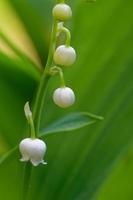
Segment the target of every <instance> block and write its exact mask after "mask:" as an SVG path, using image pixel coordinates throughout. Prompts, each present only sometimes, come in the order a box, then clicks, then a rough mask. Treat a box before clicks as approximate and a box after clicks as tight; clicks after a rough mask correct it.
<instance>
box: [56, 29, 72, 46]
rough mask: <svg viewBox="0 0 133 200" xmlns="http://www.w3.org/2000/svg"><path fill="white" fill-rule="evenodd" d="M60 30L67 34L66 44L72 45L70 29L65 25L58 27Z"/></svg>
mask: <svg viewBox="0 0 133 200" xmlns="http://www.w3.org/2000/svg"><path fill="white" fill-rule="evenodd" d="M58 31H59V32H64V33H65V34H66V46H68V47H69V46H70V43H71V33H70V31H69V30H68V29H67V28H65V27H61V28H59V29H58Z"/></svg>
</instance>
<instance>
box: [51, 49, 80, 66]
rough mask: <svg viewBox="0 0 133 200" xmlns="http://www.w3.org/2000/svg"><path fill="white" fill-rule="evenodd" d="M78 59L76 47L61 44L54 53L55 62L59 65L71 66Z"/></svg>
mask: <svg viewBox="0 0 133 200" xmlns="http://www.w3.org/2000/svg"><path fill="white" fill-rule="evenodd" d="M75 60H76V52H75V50H74V48H72V47H67V46H65V45H61V46H59V47H57V49H56V50H55V53H54V62H55V63H56V64H58V65H64V66H70V65H72V64H73V63H74V62H75Z"/></svg>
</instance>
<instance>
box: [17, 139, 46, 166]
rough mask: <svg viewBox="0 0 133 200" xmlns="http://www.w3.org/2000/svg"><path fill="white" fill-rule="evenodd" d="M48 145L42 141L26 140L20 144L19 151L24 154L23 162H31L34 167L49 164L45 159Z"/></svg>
mask: <svg viewBox="0 0 133 200" xmlns="http://www.w3.org/2000/svg"><path fill="white" fill-rule="evenodd" d="M46 149H47V147H46V144H45V143H44V142H43V141H42V140H40V139H32V138H25V139H23V140H22V141H21V142H20V144H19V150H20V152H21V154H22V158H21V159H20V160H21V161H28V160H30V161H31V163H32V164H33V165H34V166H37V165H39V164H40V163H42V164H47V163H46V162H44V160H43V157H44V154H45V152H46Z"/></svg>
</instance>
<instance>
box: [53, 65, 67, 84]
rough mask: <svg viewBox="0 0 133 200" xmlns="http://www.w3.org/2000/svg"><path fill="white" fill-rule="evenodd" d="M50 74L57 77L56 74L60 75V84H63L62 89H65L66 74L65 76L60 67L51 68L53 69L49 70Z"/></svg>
mask: <svg viewBox="0 0 133 200" xmlns="http://www.w3.org/2000/svg"><path fill="white" fill-rule="evenodd" d="M49 73H50V74H51V75H55V74H57V73H58V74H59V76H60V84H61V87H65V79H64V74H63V71H62V69H61V68H60V67H57V66H54V67H51V69H50V70H49Z"/></svg>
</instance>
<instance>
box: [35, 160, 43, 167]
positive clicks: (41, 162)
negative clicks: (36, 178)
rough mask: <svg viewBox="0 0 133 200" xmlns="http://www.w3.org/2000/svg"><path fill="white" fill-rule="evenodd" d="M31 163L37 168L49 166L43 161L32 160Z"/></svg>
mask: <svg viewBox="0 0 133 200" xmlns="http://www.w3.org/2000/svg"><path fill="white" fill-rule="evenodd" d="M31 163H32V165H33V166H35V167H36V166H38V165H39V164H43V165H47V162H45V161H44V160H42V161H35V160H31Z"/></svg>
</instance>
